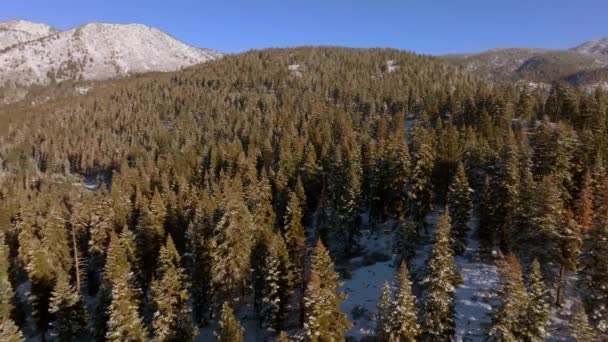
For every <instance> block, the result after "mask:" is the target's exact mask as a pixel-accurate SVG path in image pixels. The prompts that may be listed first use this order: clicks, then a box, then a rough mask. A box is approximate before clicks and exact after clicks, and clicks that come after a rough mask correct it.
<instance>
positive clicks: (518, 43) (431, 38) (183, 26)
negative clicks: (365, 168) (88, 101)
mask: <svg viewBox="0 0 608 342" xmlns="http://www.w3.org/2000/svg"><path fill="white" fill-rule="evenodd" d="M9 19H25V20H30V21H37V22H44V23H47V24H50V25H51V26H54V27H56V28H58V29H69V28H72V27H75V26H78V25H82V24H85V23H88V22H110V23H142V24H147V25H151V26H155V27H158V28H159V29H161V30H163V31H165V32H167V33H169V34H171V35H172V36H174V37H176V38H178V39H179V40H182V41H184V42H186V43H188V44H190V45H194V46H197V47H206V48H213V49H216V50H220V51H223V52H227V53H236V52H241V51H246V50H250V49H260V48H267V47H286V46H298V45H340V46H350V47H391V48H397V49H402V50H408V51H414V52H417V53H422V54H448V53H462V52H477V51H483V50H487V49H491V48H497V47H542V48H555V49H560V48H570V47H573V46H576V45H578V44H580V43H582V42H584V41H587V40H591V39H598V38H602V37H608V0H366V1H364V0H217V1H202V0H199V1H195V0H163V1H160V0H86V1H83V0H0V21H5V20H9Z"/></svg>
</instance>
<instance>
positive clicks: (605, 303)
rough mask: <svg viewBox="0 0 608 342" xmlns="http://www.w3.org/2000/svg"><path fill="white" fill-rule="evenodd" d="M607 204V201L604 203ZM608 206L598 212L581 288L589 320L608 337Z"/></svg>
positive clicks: (589, 235)
mask: <svg viewBox="0 0 608 342" xmlns="http://www.w3.org/2000/svg"><path fill="white" fill-rule="evenodd" d="M602 202H603V201H602ZM606 208H608V202H604V204H603V205H602V206H601V209H600V210H598V211H596V219H595V220H594V221H595V222H594V225H593V227H592V228H591V230H590V231H589V232H588V233H587V235H586V238H585V242H584V245H583V251H582V254H581V259H580V271H579V274H580V279H579V282H580V283H579V285H580V287H581V293H582V295H583V303H584V304H585V308H586V311H587V312H588V313H589V320H590V321H591V323H592V325H593V326H595V327H597V329H598V330H599V331H600V332H601V333H604V334H606V333H608V288H607V287H606V286H605V284H608V263H606V260H608V215H607V214H608V211H607V210H606Z"/></svg>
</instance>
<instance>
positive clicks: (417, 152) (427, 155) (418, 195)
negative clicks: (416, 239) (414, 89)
mask: <svg viewBox="0 0 608 342" xmlns="http://www.w3.org/2000/svg"><path fill="white" fill-rule="evenodd" d="M431 139H432V137H431V136H430V135H429V133H428V132H427V130H426V129H424V128H422V127H415V129H414V131H413V132H412V148H411V149H410V150H411V151H412V171H411V176H410V181H409V183H408V197H409V201H410V212H411V213H412V218H413V219H414V221H415V222H416V223H418V225H420V226H422V225H424V218H425V217H426V215H427V214H428V213H430V212H431V210H433V207H432V202H433V201H432V197H433V184H432V182H431V175H432V172H433V167H434V165H435V156H434V152H433V146H432V144H431V141H430V140H431Z"/></svg>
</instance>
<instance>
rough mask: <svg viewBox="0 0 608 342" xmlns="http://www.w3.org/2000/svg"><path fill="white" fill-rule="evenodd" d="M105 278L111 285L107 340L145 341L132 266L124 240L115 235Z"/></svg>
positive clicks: (111, 240) (110, 248)
mask: <svg viewBox="0 0 608 342" xmlns="http://www.w3.org/2000/svg"><path fill="white" fill-rule="evenodd" d="M104 277H105V278H106V279H107V281H108V283H109V285H110V286H111V290H110V293H111V303H110V306H109V309H108V312H109V317H108V322H107V332H106V340H107V341H117V342H118V341H125V340H128V341H145V340H147V337H148V336H147V335H148V334H147V331H146V328H145V326H144V324H143V322H142V320H141V318H140V317H139V313H138V309H139V303H138V302H137V291H136V290H135V289H134V288H133V279H132V271H131V265H130V263H129V261H128V259H127V255H126V250H125V246H124V243H123V241H121V240H120V239H119V238H118V237H117V236H116V235H115V234H113V235H112V236H111V239H110V246H109V247H108V255H107V261H106V267H105V272H104Z"/></svg>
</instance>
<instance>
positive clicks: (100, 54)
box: [0, 21, 222, 86]
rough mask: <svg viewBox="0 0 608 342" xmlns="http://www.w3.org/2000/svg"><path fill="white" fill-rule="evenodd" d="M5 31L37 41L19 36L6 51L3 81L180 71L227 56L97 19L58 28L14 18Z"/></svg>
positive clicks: (0, 53)
mask: <svg viewBox="0 0 608 342" xmlns="http://www.w3.org/2000/svg"><path fill="white" fill-rule="evenodd" d="M3 31H5V32H23V33H24V34H23V36H22V37H21V36H19V38H14V37H17V36H16V35H15V34H13V36H11V37H12V38H10V39H13V40H14V41H17V40H19V39H21V40H25V39H27V37H30V38H33V39H34V40H28V41H19V42H18V43H17V45H10V46H9V47H6V48H4V49H3V50H0V85H2V84H7V83H13V84H19V85H22V86H28V85H33V84H46V83H49V82H50V81H51V80H55V81H63V80H83V79H84V80H96V79H107V78H112V77H116V76H123V75H129V74H133V73H140V72H147V71H174V70H178V69H180V68H183V67H187V66H190V65H193V64H198V63H203V62H206V61H209V60H213V59H216V58H219V57H221V56H222V54H221V53H219V52H216V51H213V50H209V49H199V48H195V47H192V46H189V45H186V44H184V43H182V42H180V41H178V40H177V39H175V38H173V37H171V36H169V35H167V34H165V33H163V32H162V31H160V30H158V29H156V28H153V27H149V26H145V25H141V24H128V25H121V24H101V23H91V24H87V25H84V26H80V27H76V28H73V29H70V30H67V31H63V32H57V31H55V30H54V29H52V28H50V27H48V26H46V25H43V24H33V23H28V22H23V21H11V22H6V23H1V24H0V32H3ZM28 34H29V36H27V35H28ZM41 36H42V37H41ZM0 37H2V36H0ZM7 37H8V35H7ZM10 39H9V38H6V41H7V42H8V41H9V40H10ZM2 43H3V44H4V40H2Z"/></svg>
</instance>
